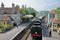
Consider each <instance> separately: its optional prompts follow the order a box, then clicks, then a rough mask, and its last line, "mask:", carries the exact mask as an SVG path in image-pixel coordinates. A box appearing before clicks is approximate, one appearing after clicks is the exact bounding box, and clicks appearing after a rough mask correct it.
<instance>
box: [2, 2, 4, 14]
mask: <svg viewBox="0 0 60 40" xmlns="http://www.w3.org/2000/svg"><path fill="white" fill-rule="evenodd" d="M1 10H2V14H4V4H3V2H2V3H1Z"/></svg>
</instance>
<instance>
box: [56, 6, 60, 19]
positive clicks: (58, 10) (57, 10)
mask: <svg viewBox="0 0 60 40" xmlns="http://www.w3.org/2000/svg"><path fill="white" fill-rule="evenodd" d="M56 12H57V14H58V19H60V7H58V8H57V9H56Z"/></svg>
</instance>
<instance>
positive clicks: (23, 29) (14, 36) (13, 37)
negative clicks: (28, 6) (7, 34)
mask: <svg viewBox="0 0 60 40" xmlns="http://www.w3.org/2000/svg"><path fill="white" fill-rule="evenodd" d="M24 29H25V28H24ZM24 29H22V30H24ZM22 30H21V31H22ZM21 31H19V32H18V33H17V34H15V35H14V36H13V37H12V38H11V39H10V40H13V39H14V38H15V37H16V36H17V35H18V34H19V33H20V32H21Z"/></svg>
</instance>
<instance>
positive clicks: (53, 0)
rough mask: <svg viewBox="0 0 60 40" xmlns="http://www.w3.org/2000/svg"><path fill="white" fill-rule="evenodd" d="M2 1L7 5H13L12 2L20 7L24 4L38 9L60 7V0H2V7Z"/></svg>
mask: <svg viewBox="0 0 60 40" xmlns="http://www.w3.org/2000/svg"><path fill="white" fill-rule="evenodd" d="M1 2H3V3H4V6H5V7H12V5H11V4H12V3H14V4H15V5H19V6H20V7H22V5H23V4H24V5H26V6H27V7H32V8H34V9H35V10H37V11H42V10H46V11H48V10H53V9H56V8H57V7H60V0H0V7H1Z"/></svg>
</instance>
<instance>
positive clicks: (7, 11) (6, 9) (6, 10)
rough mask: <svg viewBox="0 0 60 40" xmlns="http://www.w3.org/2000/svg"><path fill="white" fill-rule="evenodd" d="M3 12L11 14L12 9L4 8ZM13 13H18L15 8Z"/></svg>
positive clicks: (0, 11)
mask: <svg viewBox="0 0 60 40" xmlns="http://www.w3.org/2000/svg"><path fill="white" fill-rule="evenodd" d="M4 12H6V13H12V8H4ZM15 12H16V13H17V12H19V10H18V8H15ZM0 13H2V10H1V8H0Z"/></svg>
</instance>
